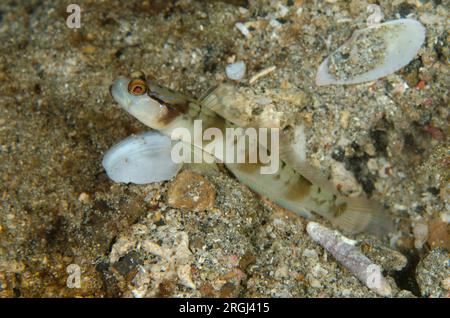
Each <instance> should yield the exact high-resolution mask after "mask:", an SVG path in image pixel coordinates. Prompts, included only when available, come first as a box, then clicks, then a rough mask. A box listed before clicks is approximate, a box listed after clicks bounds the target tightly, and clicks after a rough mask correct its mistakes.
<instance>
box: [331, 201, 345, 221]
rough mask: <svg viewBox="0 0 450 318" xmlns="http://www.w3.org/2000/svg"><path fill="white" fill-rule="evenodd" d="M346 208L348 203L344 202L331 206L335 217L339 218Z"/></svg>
mask: <svg viewBox="0 0 450 318" xmlns="http://www.w3.org/2000/svg"><path fill="white" fill-rule="evenodd" d="M346 209H347V203H346V202H343V203H340V204H333V206H332V207H331V212H332V213H333V215H334V217H336V218H337V217H339V216H340V215H342V213H344V212H345V210H346Z"/></svg>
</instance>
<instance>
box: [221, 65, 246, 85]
mask: <svg viewBox="0 0 450 318" xmlns="http://www.w3.org/2000/svg"><path fill="white" fill-rule="evenodd" d="M245 71H246V67H245V63H244V62H243V61H237V62H235V63H233V64H228V65H227V67H226V68H225V73H226V74H227V77H228V78H229V79H232V80H235V81H239V80H241V79H242V78H243V77H244V75H245Z"/></svg>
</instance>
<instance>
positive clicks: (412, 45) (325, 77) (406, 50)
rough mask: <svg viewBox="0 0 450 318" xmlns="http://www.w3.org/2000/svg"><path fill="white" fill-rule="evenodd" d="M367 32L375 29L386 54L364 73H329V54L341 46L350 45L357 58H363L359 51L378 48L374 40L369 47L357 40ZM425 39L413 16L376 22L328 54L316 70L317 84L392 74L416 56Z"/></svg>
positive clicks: (365, 80) (365, 79)
mask: <svg viewBox="0 0 450 318" xmlns="http://www.w3.org/2000/svg"><path fill="white" fill-rule="evenodd" d="M364 32H365V33H369V32H371V33H375V32H376V34H377V36H378V37H379V38H378V40H379V41H380V42H379V43H380V44H381V46H383V47H384V48H383V49H382V50H383V52H382V53H383V56H384V57H383V58H382V59H381V61H380V62H379V63H375V65H373V67H372V68H370V69H368V70H367V71H365V72H364V73H360V74H358V75H355V76H351V77H347V78H340V79H338V78H336V77H335V76H334V75H333V74H331V73H330V68H329V67H330V66H329V64H330V58H332V57H333V56H335V54H336V53H337V52H339V50H340V49H341V48H343V47H344V46H346V47H347V48H351V52H352V53H351V54H354V56H356V60H364V59H362V58H361V59H358V55H362V54H367V52H368V51H367V50H372V49H375V50H376V49H377V48H376V47H375V46H376V45H377V43H375V41H374V43H373V46H372V47H371V46H370V45H369V46H368V47H367V46H366V45H361V43H358V41H361V40H359V35H361V34H362V33H364ZM369 34H370V33H369ZM424 40H425V28H424V26H423V25H422V24H421V23H420V22H418V21H416V20H413V19H399V20H393V21H389V22H386V23H382V24H378V25H374V26H371V27H369V28H366V29H363V30H358V31H355V32H354V33H353V35H352V37H351V38H350V40H349V41H348V42H347V43H345V44H344V45H342V46H341V47H340V48H338V49H337V50H336V51H335V52H333V53H332V54H331V55H330V56H329V57H327V58H326V59H325V60H324V61H323V62H322V64H320V66H319V69H318V70H317V76H316V84H317V85H330V84H358V83H363V82H368V81H373V80H376V79H378V78H380V77H384V76H387V75H389V74H392V73H394V72H396V71H397V70H399V69H400V68H402V67H403V66H405V65H407V64H408V63H409V62H410V61H411V60H412V59H413V58H414V56H416V54H417V53H418V51H419V49H420V47H421V46H422V44H423V42H424ZM366 41H367V38H366ZM369 42H370V41H369ZM379 47H380V46H379ZM379 47H378V49H379ZM349 65H350V64H349ZM360 66H362V65H358V64H355V65H354V67H355V68H357V67H360ZM363 66H367V65H363ZM349 67H353V66H349Z"/></svg>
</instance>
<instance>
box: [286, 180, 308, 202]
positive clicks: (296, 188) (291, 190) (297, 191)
mask: <svg viewBox="0 0 450 318" xmlns="http://www.w3.org/2000/svg"><path fill="white" fill-rule="evenodd" d="M311 186H312V183H311V182H309V180H307V179H305V178H303V177H301V176H299V178H298V180H297V181H296V182H294V183H293V184H291V185H289V186H288V190H287V194H286V199H288V200H291V201H297V200H301V199H303V198H304V197H305V196H307V195H308V194H309V192H310V191H311Z"/></svg>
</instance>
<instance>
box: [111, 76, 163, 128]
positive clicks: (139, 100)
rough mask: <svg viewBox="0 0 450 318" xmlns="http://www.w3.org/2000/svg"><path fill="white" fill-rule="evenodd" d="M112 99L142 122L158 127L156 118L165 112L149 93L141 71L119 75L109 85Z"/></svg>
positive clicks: (161, 105)
mask: <svg viewBox="0 0 450 318" xmlns="http://www.w3.org/2000/svg"><path fill="white" fill-rule="evenodd" d="M109 92H110V94H111V96H112V97H113V99H114V100H115V101H116V102H117V103H118V104H119V105H120V107H122V108H123V109H124V110H126V111H127V112H128V113H129V114H131V115H132V116H134V117H135V118H136V119H138V120H139V121H140V122H142V123H143V124H145V125H147V126H149V127H151V128H154V129H158V128H159V127H158V119H159V118H160V117H161V116H162V115H163V114H164V113H165V112H167V109H166V106H165V105H163V104H162V103H160V102H159V101H158V100H157V99H155V98H152V97H151V96H150V95H151V94H149V85H148V81H147V79H146V78H145V75H144V74H143V73H142V72H135V73H132V74H131V75H130V77H125V76H121V77H119V78H118V79H116V80H115V81H114V83H113V84H112V85H111V86H110V87H109Z"/></svg>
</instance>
